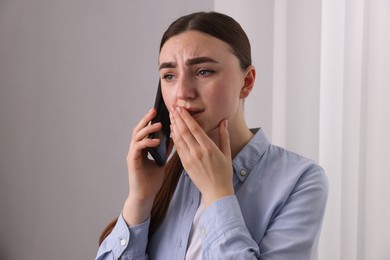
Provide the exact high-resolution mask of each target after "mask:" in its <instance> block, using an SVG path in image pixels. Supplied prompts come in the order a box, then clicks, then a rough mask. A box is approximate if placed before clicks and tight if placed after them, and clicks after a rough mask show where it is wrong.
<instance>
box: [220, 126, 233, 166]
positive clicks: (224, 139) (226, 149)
mask: <svg viewBox="0 0 390 260" xmlns="http://www.w3.org/2000/svg"><path fill="white" fill-rule="evenodd" d="M218 134H219V149H220V150H221V152H222V153H223V154H224V155H225V156H226V158H231V157H232V155H231V149H230V138H229V131H228V120H227V119H224V120H222V121H221V123H220V124H219V127H218Z"/></svg>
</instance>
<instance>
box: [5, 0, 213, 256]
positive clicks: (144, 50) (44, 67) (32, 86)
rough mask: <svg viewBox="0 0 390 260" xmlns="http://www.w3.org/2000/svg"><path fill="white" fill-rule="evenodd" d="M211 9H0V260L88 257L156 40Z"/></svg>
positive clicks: (13, 1) (139, 4) (120, 4)
mask: <svg viewBox="0 0 390 260" xmlns="http://www.w3.org/2000/svg"><path fill="white" fill-rule="evenodd" d="M213 7H214V1H208V0H200V1H183V0H164V1H152V0H148V1H145V0H143V1H129V0H123V1H107V0H77V1H76V0H67V1H58V0H57V1H55V0H1V1H0V37H1V38H0V233H1V236H0V259H7V260H12V259H19V260H20V259H59V260H61V259H92V258H93V257H94V256H95V254H96V250H97V238H98V235H99V234H100V231H101V229H102V228H103V227H104V225H105V224H107V223H108V222H109V221H110V220H111V219H112V218H114V217H115V216H117V215H118V214H119V211H120V210H121V207H122V204H123V202H124V199H125V196H126V193H127V176H126V174H127V173H126V167H125V157H126V153H127V149H128V144H129V136H130V133H131V130H132V128H133V127H134V125H135V124H136V122H137V121H138V120H139V119H140V117H141V116H142V115H143V114H144V113H145V112H147V111H148V109H149V108H150V107H151V105H152V103H153V99H154V94H155V88H156V83H157V77H158V74H157V53H158V44H159V40H160V37H161V34H162V32H163V31H164V30H165V28H166V26H167V25H168V24H169V23H170V22H171V21H172V20H173V19H174V18H176V17H177V16H179V15H182V14H185V13H188V12H192V11H197V10H211V9H213Z"/></svg>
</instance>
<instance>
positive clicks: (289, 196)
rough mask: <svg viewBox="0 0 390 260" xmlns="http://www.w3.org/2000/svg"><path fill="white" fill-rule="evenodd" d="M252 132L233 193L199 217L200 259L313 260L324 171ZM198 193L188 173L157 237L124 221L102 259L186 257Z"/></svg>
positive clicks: (237, 163) (238, 163)
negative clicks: (150, 235) (149, 235)
mask: <svg viewBox="0 0 390 260" xmlns="http://www.w3.org/2000/svg"><path fill="white" fill-rule="evenodd" d="M253 131H254V132H255V135H254V136H253V137H252V139H251V140H250V142H249V143H248V144H247V145H246V146H245V147H244V148H243V149H242V150H241V151H240V152H239V154H238V155H237V156H236V157H235V158H234V160H233V169H234V174H233V175H234V177H233V182H234V189H235V195H234V196H229V197H225V198H222V199H220V200H218V201H216V202H214V203H213V204H211V205H210V206H209V207H207V208H206V209H205V211H204V212H203V214H202V216H201V218H200V221H199V230H198V232H200V233H201V240H202V241H201V243H202V259H245V260H247V259H263V260H270V259H276V260H281V259H288V260H295V259H296V260H304V259H314V257H315V255H316V249H317V245H318V239H319V236H320V230H321V224H322V220H323V216H324V211H325V206H326V200H327V194H328V182H327V178H326V176H325V174H324V171H323V169H322V168H321V167H320V166H318V165H317V164H316V163H314V162H313V161H311V160H308V159H306V158H303V157H302V156H299V155H297V154H295V153H292V152H289V151H287V150H285V149H283V148H280V147H277V146H274V145H272V144H270V143H269V141H268V140H267V138H266V137H265V135H264V133H263V131H262V130H261V129H260V130H258V129H256V130H253ZM200 196H201V194H200V192H199V190H198V189H197V188H196V186H195V185H194V184H193V183H192V181H191V179H190V178H189V176H188V175H187V174H186V173H185V172H183V174H182V176H181V178H180V180H179V183H178V186H177V189H176V191H175V194H174V196H173V198H172V201H171V204H170V207H169V209H168V212H167V215H166V217H165V220H164V221H163V223H162V224H161V226H160V227H159V228H158V229H157V231H156V232H155V234H154V235H153V236H152V237H151V238H150V239H149V240H148V231H149V224H150V219H148V220H147V221H145V222H144V223H142V224H140V225H137V226H132V227H128V226H127V225H126V223H125V221H124V220H123V217H122V216H119V218H118V222H117V224H116V226H115V228H114V229H113V231H112V232H111V234H110V235H109V236H108V237H107V238H106V239H105V241H104V242H103V243H102V245H101V246H100V248H99V251H98V254H97V257H96V259H99V260H102V259H118V258H119V257H120V256H122V258H121V259H123V260H124V259H153V260H155V259H156V260H159V259H161V260H167V259H169V260H176V259H184V257H185V254H186V249H187V242H188V238H189V234H190V230H191V225H192V221H193V219H194V216H195V213H196V210H197V208H198V205H199V201H200Z"/></svg>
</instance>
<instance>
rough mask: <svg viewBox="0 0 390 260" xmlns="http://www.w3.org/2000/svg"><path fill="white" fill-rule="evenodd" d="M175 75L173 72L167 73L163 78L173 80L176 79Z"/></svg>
mask: <svg viewBox="0 0 390 260" xmlns="http://www.w3.org/2000/svg"><path fill="white" fill-rule="evenodd" d="M174 77H175V76H174V75H173V74H165V75H163V76H162V79H164V80H166V81H171V80H173V79H174Z"/></svg>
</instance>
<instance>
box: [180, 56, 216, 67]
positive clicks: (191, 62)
mask: <svg viewBox="0 0 390 260" xmlns="http://www.w3.org/2000/svg"><path fill="white" fill-rule="evenodd" d="M206 62H211V63H219V62H218V61H216V60H214V59H212V58H210V57H196V58H192V59H188V60H187V61H186V65H187V66H192V65H196V64H200V63H206Z"/></svg>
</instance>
